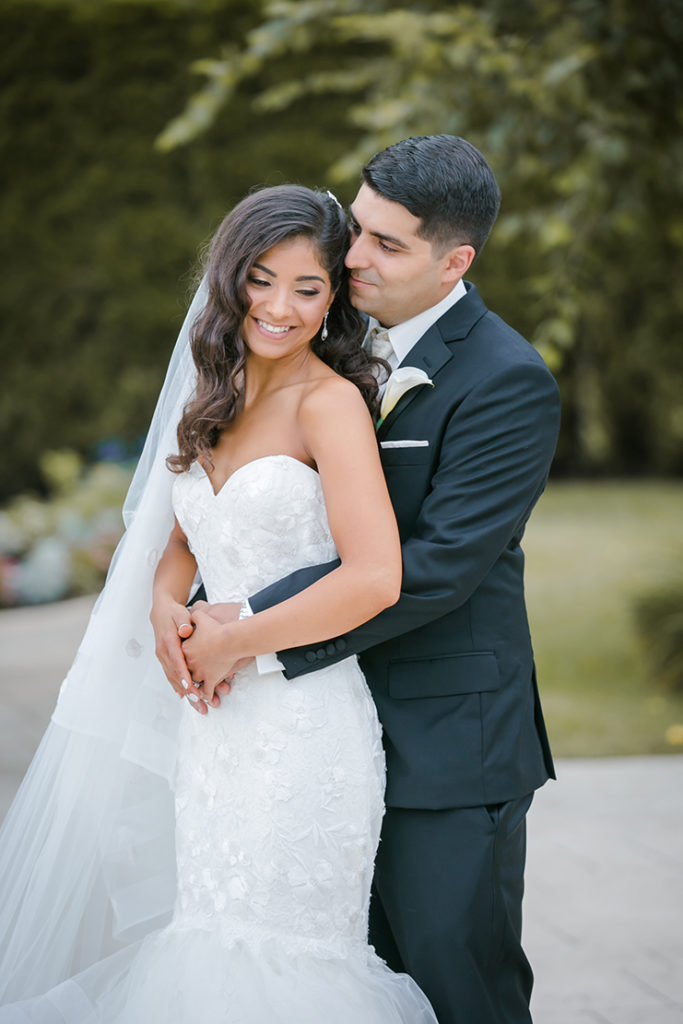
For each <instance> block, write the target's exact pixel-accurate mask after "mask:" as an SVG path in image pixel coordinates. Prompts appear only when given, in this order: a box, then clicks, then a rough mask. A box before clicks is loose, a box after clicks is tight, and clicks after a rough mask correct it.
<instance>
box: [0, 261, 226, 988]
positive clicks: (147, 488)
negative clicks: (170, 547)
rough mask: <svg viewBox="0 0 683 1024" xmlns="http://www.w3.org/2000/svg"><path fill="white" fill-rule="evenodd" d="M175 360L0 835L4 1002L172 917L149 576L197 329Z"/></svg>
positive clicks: (171, 737)
mask: <svg viewBox="0 0 683 1024" xmlns="http://www.w3.org/2000/svg"><path fill="white" fill-rule="evenodd" d="M206 296H207V289H206V282H205V281H203V282H202V284H201V285H200V287H199V289H198V291H197V293H196V295H195V297H194V299H193V302H192V304H191V306H190V309H189V311H188V313H187V316H186V318H185V321H184V323H183V326H182V328H181V331H180V334H179V337H178V341H177V343H176V346H175V349H174V351H173V355H172V357H171V361H170V364H169V368H168V372H167V374H166V379H165V382H164V385H163V388H162V391H161V394H160V396H159V401H158V403H157V407H156V410H155V413H154V417H153V419H152V424H151V427H150V430H149V434H148V437H147V441H146V443H145V447H144V450H143V453H142V456H141V458H140V461H139V464H138V467H137V470H136V472H135V475H134V477H133V481H132V483H131V487H130V490H129V492H128V496H127V498H126V502H125V505H124V521H125V524H126V532H125V534H124V536H123V538H122V540H121V542H120V544H119V546H118V548H117V550H116V553H115V555H114V558H113V560H112V565H111V568H110V570H109V575H108V577H107V582H106V584H105V587H104V590H103V591H102V593H101V594H100V597H99V598H98V601H97V603H96V605H95V608H94V610H93V613H92V616H91V619H90V622H89V624H88V627H87V630H86V633H85V635H84V638H83V641H82V643H81V646H80V648H79V651H78V654H77V655H76V658H75V660H74V663H73V665H72V666H71V669H70V670H69V673H68V675H67V677H66V679H65V680H64V683H63V684H62V688H61V691H60V695H59V699H58V702H57V707H56V709H55V712H54V714H53V717H52V721H51V723H50V725H49V727H48V729H47V732H46V733H45V736H44V737H43V740H42V742H41V744H40V747H39V748H38V751H37V753H36V755H35V757H34V759H33V761H32V763H31V766H30V768H29V770H28V772H27V774H26V777H25V779H24V781H23V783H22V785H21V787H20V789H19V792H18V793H17V796H16V798H15V800H14V803H13V804H12V806H11V808H10V810H9V812H8V814H7V817H6V819H5V822H4V824H3V826H2V829H0V1004H3V1003H7V1002H13V1001H15V1000H19V999H22V998H25V997H27V996H30V995H34V994H36V993H40V992H44V991H46V990H47V989H49V988H51V987H52V986H54V985H56V984H57V983H59V982H61V981H62V980H63V979H65V978H67V977H70V976H72V975H74V974H76V973H77V972H79V971H81V970H83V969H84V968H86V967H88V966H89V965H90V964H93V963H96V962H97V961H99V960H101V959H102V958H104V957H106V956H108V955H109V954H111V953H115V952H117V951H119V950H125V949H126V947H131V948H132V946H133V944H137V941H138V940H139V939H140V938H141V937H142V936H144V935H145V934H147V933H148V932H149V931H151V930H153V929H154V928H156V927H158V926H159V925H161V924H164V923H165V921H166V920H167V919H168V918H169V916H170V914H171V912H172V910H173V904H174V899H175V889H176V884H175V857H174V836H173V832H174V809H173V792H172V789H173V776H174V766H175V756H176V736H177V730H178V725H179V721H180V714H181V711H182V705H181V702H180V700H179V698H178V697H177V696H176V694H175V693H174V692H173V690H172V689H171V687H170V685H169V684H168V682H167V680H166V678H165V676H164V674H163V672H162V670H161V668H160V666H159V664H158V662H157V660H156V658H155V655H154V636H153V632H152V629H151V626H150V623H149V611H150V607H151V593H152V589H151V588H152V581H153V576H154V571H155V569H156V565H157V562H158V560H159V557H160V555H161V553H162V551H163V549H164V547H165V545H166V541H167V538H168V534H169V532H170V529H171V525H172V516H173V513H172V509H171V485H172V483H173V474H171V473H170V471H169V470H168V469H167V468H166V464H165V459H166V457H167V456H168V455H169V454H171V453H172V452H175V451H177V445H176V427H177V424H178V421H179V419H180V416H181V414H182V410H183V407H184V406H185V404H186V402H187V400H188V398H189V396H190V395H191V393H192V391H193V389H194V384H195V369H194V365H193V361H192V356H191V352H190V344H189V338H190V328H191V326H192V324H193V322H194V320H195V319H196V317H197V315H198V313H199V312H200V311H201V309H202V308H203V306H204V304H205V302H206Z"/></svg>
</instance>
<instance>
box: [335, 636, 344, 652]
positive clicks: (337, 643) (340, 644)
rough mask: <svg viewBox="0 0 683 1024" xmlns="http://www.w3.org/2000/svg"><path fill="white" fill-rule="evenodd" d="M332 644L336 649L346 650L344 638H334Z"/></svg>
mask: <svg viewBox="0 0 683 1024" xmlns="http://www.w3.org/2000/svg"><path fill="white" fill-rule="evenodd" d="M334 646H335V647H336V648H337V650H338V651H345V650H346V640H342V639H341V638H340V639H339V640H335V641H334Z"/></svg>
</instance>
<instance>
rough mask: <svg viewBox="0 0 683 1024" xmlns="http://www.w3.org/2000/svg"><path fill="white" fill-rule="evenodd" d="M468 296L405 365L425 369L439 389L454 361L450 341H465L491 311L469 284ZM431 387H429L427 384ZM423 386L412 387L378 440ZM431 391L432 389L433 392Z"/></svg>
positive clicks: (421, 342) (433, 328)
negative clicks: (439, 377) (441, 375)
mask: <svg viewBox="0 0 683 1024" xmlns="http://www.w3.org/2000/svg"><path fill="white" fill-rule="evenodd" d="M465 287H466V288H467V295H464V296H463V298H462V299H460V301H459V302H456V303H455V305H454V306H452V307H451V308H450V309H449V310H447V311H446V312H445V313H444V315H443V316H442V317H441V318H440V319H439V320H437V322H436V323H435V324H432V326H431V327H430V328H429V329H428V330H427V331H425V333H424V334H423V335H422V337H421V338H420V339H419V341H417V342H416V343H415V345H413V347H412V348H411V350H410V352H409V353H408V355H407V356H406V358H405V359H404V360H403V361H402V362H401V366H415V367H417V368H418V369H419V370H424V371H425V373H426V374H427V376H428V377H430V378H431V379H432V380H433V381H434V387H438V386H439V385H438V381H437V380H436V376H437V374H438V373H439V371H440V370H441V369H442V368H443V367H444V366H445V365H446V363H447V362H448V361H449V360H450V359H452V358H453V353H452V351H451V349H450V348H449V347H448V345H447V344H446V342H452V341H460V340H461V339H462V338H465V337H466V336H467V335H468V334H469V333H470V331H471V330H472V328H473V327H474V325H475V324H476V323H477V321H478V320H480V319H481V317H482V316H484V314H485V313H486V312H487V309H486V306H485V305H484V303H483V302H482V300H481V298H480V296H479V292H478V291H477V289H476V288H475V286H474V285H473V284H467V283H466V285H465ZM425 386H426V387H429V385H425ZM423 390H424V387H423V386H419V387H415V388H411V390H410V391H407V392H406V393H405V394H404V395H402V396H401V398H399V400H398V402H397V403H396V405H395V406H394V408H393V409H392V410H391V412H390V413H389V415H388V416H387V417H386V418H385V419H384V420H383V421H382V425H381V426H380V427H379V428H378V430H377V437H378V439H379V440H380V441H381V440H382V439H383V438H384V436H385V435H386V433H387V431H388V430H389V429H390V427H391V426H392V424H393V423H394V421H395V420H396V419H397V418H398V417H399V416H400V415H401V413H402V412H404V411H405V409H407V408H408V406H409V405H410V403H411V402H413V401H414V400H415V399H416V398H417V396H418V395H419V394H420V392H421V391H423ZM430 390H431V389H430Z"/></svg>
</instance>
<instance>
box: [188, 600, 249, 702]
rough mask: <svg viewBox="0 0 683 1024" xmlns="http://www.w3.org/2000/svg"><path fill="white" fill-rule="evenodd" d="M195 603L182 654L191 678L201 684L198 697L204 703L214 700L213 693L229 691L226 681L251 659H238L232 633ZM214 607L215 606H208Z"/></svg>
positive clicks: (221, 622) (198, 603)
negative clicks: (190, 630)
mask: <svg viewBox="0 0 683 1024" xmlns="http://www.w3.org/2000/svg"><path fill="white" fill-rule="evenodd" d="M202 604H203V602H199V601H197V602H196V604H194V605H193V606H192V609H191V611H192V623H193V625H194V627H195V630H194V632H193V634H192V636H191V637H190V638H189V639H188V640H185V641H184V642H183V654H184V655H185V660H186V662H187V664H188V666H189V668H190V670H191V672H192V677H193V678H194V679H195V680H197V682H198V683H199V681H200V680H201V691H200V692H201V694H202V696H203V697H204V699H205V700H208V701H209V702H213V700H216V699H217V698H215V696H214V693H215V691H217V692H218V693H224V692H225V689H226V687H227V688H228V689H229V685H230V684H229V683H228V681H227V680H228V679H229V678H232V676H233V675H234V673H235V672H236V671H237V670H238V669H239V668H240V667H242V665H243V664H246V663H247V662H248V661H250V660H251V659H241V658H240V657H239V654H238V652H237V651H236V650H235V649H234V645H233V643H232V640H233V636H234V631H228V630H226V628H225V625H224V624H223V621H222V619H220V618H218V617H216V616H214V615H212V614H210V612H209V611H205V610H204V609H203V608H202V607H201V605H202ZM212 607H215V606H212Z"/></svg>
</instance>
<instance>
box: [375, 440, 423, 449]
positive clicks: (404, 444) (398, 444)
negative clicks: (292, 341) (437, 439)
mask: <svg viewBox="0 0 683 1024" xmlns="http://www.w3.org/2000/svg"><path fill="white" fill-rule="evenodd" d="M379 446H380V448H429V441H380V443H379Z"/></svg>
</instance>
